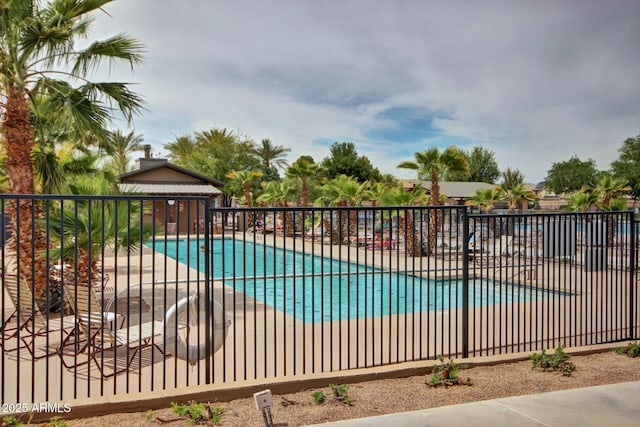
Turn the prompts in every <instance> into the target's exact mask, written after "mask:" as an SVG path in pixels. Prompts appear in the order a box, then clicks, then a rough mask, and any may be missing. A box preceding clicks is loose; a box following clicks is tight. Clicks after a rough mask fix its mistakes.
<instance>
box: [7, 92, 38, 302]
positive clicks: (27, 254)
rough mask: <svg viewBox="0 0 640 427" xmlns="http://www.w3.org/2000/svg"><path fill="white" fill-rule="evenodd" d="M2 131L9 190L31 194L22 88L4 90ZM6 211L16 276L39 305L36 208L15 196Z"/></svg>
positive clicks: (27, 121)
mask: <svg viewBox="0 0 640 427" xmlns="http://www.w3.org/2000/svg"><path fill="white" fill-rule="evenodd" d="M4 132H5V135H4V136H5V146H6V150H7V158H6V167H7V175H8V176H9V182H10V185H11V192H12V193H15V194H34V193H35V184H34V173H33V161H32V158H31V152H32V150H33V135H32V133H31V118H30V114H29V108H28V105H27V100H26V98H25V96H24V94H23V92H22V91H20V90H19V89H17V88H15V87H10V88H9V90H8V93H7V103H6V110H5V113H4ZM7 214H8V217H9V219H10V230H11V236H12V237H11V239H10V240H9V242H8V248H9V250H10V251H11V252H12V253H14V254H15V255H16V256H17V258H18V259H17V262H18V268H19V274H20V277H21V278H22V279H23V280H25V281H27V283H29V284H30V285H33V293H34V295H35V298H36V300H37V302H38V305H39V306H40V307H41V308H42V307H44V305H43V302H44V301H46V294H47V292H46V291H47V262H46V259H45V258H44V257H42V256H41V254H42V253H44V251H45V250H46V241H45V238H44V234H43V232H42V231H41V230H38V229H37V228H36V226H35V222H34V221H35V219H36V218H38V217H40V216H41V214H40V211H39V208H38V206H37V205H36V204H35V203H34V202H33V201H32V200H16V201H12V202H10V203H9V206H8V208H7Z"/></svg>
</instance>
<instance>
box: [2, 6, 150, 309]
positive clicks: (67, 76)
mask: <svg viewBox="0 0 640 427" xmlns="http://www.w3.org/2000/svg"><path fill="white" fill-rule="evenodd" d="M110 1H111V0H77V1H64V0H54V1H51V2H43V3H44V5H43V6H41V5H40V2H36V1H5V2H3V5H2V13H1V14H0V58H1V60H0V88H1V90H2V94H1V95H2V97H3V99H4V104H3V108H2V110H1V115H2V133H3V136H4V138H3V139H2V143H3V145H4V147H5V149H6V154H7V160H6V168H7V169H6V170H7V175H8V177H9V181H10V183H11V191H12V192H13V193H18V194H33V193H35V182H34V165H33V161H32V157H31V156H32V153H33V149H34V135H33V126H34V124H35V119H34V117H35V116H37V112H36V114H34V111H32V110H30V108H29V103H30V101H33V100H34V99H36V97H37V96H39V95H42V96H46V97H48V101H49V102H50V105H51V107H52V108H54V109H57V110H59V111H60V112H61V113H64V114H65V116H66V117H72V118H73V126H75V127H76V128H77V129H78V131H83V130H86V131H91V132H92V133H93V134H102V135H104V134H105V132H106V130H105V129H106V124H107V122H108V121H109V120H110V119H112V118H113V117H114V112H115V111H117V110H119V111H120V113H122V114H123V115H124V117H125V118H126V119H128V120H131V118H132V116H133V115H134V114H136V113H138V112H139V110H140V108H141V106H142V100H141V99H140V97H139V96H138V95H136V94H135V93H133V92H131V91H130V90H129V89H128V87H127V85H126V84H124V83H113V82H110V83H94V82H91V81H90V80H89V77H90V74H91V72H93V71H95V70H96V69H97V68H98V65H99V64H100V62H101V61H102V60H104V59H106V60H108V61H110V62H112V63H113V62H118V61H124V62H126V63H129V64H130V65H131V66H134V65H136V64H138V63H140V62H141V60H142V56H141V48H142V46H141V45H140V44H139V43H138V42H137V41H136V40H135V39H132V38H130V37H128V36H126V35H123V34H121V35H116V36H114V37H112V38H110V39H107V40H103V41H97V42H94V43H90V44H89V45H88V46H87V47H85V48H84V49H77V48H76V45H75V43H74V42H75V41H76V40H77V39H80V38H85V37H86V35H87V34H88V33H89V30H90V26H91V22H92V17H91V14H92V13H94V12H96V11H101V10H102V8H103V7H104V6H105V5H106V4H107V3H109V2H110ZM59 76H61V77H62V78H63V79H59ZM76 82H77V83H78V85H77V86H74V85H73V83H76ZM33 105H34V104H32V106H33ZM32 209H34V207H33V203H31V202H29V201H25V202H21V203H19V204H15V203H12V204H10V205H9V207H8V209H7V212H8V214H9V216H10V217H11V218H20V224H17V222H16V221H11V227H12V231H13V239H12V240H11V241H10V242H9V249H10V250H11V251H13V252H15V253H19V254H20V262H19V265H20V266H21V267H20V272H19V273H20V275H21V276H22V278H23V279H25V280H26V281H27V282H29V283H33V285H34V294H35V295H36V298H38V299H41V298H42V296H43V295H44V292H45V290H46V275H45V274H44V273H43V272H44V271H46V269H47V266H46V261H45V260H42V259H41V258H40V257H38V256H37V255H36V253H38V252H39V251H41V250H43V249H45V247H46V242H44V241H43V240H41V239H43V237H44V236H43V235H42V233H41V232H39V231H37V230H34V229H33V223H32V221H31V220H30V218H31V217H32ZM18 210H19V211H20V214H19V215H18ZM36 210H37V208H36ZM39 215H40V214H36V216H39ZM18 230H19V231H20V233H19V234H18ZM18 245H19V246H20V250H18ZM32 260H36V261H35V264H34V262H32Z"/></svg>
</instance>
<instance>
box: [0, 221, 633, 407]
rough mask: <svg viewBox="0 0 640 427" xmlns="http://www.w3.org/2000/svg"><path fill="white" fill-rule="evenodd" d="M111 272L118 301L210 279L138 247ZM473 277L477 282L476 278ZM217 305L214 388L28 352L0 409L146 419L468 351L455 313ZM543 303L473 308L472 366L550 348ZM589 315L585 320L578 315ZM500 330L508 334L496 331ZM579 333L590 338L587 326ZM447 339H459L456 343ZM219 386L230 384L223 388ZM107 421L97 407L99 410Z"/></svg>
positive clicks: (438, 263) (231, 297)
mask: <svg viewBox="0 0 640 427" xmlns="http://www.w3.org/2000/svg"><path fill="white" fill-rule="evenodd" d="M237 237H242V238H246V239H250V240H251V241H258V242H259V243H266V244H275V245H278V246H282V247H286V248H288V249H295V250H306V251H311V252H313V253H315V254H323V256H330V257H334V258H340V259H343V260H347V261H356V262H361V263H362V262H366V263H367V264H369V265H375V266H380V267H383V268H391V269H399V270H413V269H415V270H420V271H423V272H424V273H423V274H424V275H425V276H428V277H430V278H433V279H438V278H442V277H451V276H450V275H451V274H452V272H455V273H454V274H455V275H457V274H458V273H459V272H461V266H462V263H461V261H460V260H459V259H458V258H455V259H450V260H445V259H444V258H445V257H420V258H413V257H409V256H406V254H405V253H404V252H403V251H399V250H397V249H393V250H373V251H371V250H365V248H358V247H347V246H345V245H330V244H328V243H327V242H325V241H315V242H313V241H307V240H304V239H302V238H301V237H298V238H289V237H287V238H285V237H282V236H277V235H275V234H273V235H265V236H259V237H260V239H259V240H258V236H257V235H252V234H247V233H239V234H237ZM365 260H366V261H365ZM134 261H135V262H134ZM556 267H557V268H555V267H554V268H553V269H551V270H549V269H547V270H544V271H543V270H539V267H538V266H532V265H531V264H525V265H524V267H523V268H524V269H525V270H526V273H527V274H521V273H520V272H519V269H520V268H521V267H519V266H517V265H508V264H506V265H504V266H502V265H500V266H494V267H493V268H491V269H483V270H482V274H483V276H482V277H486V278H496V279H505V278H507V277H508V278H509V280H510V281H512V282H516V281H518V282H521V283H524V284H528V285H535V284H536V283H544V282H546V283H548V282H554V283H555V282H556V281H555V280H551V279H553V278H555V277H557V278H562V277H565V276H566V275H567V274H568V271H567V270H568V269H569V268H568V267H567V266H564V265H562V264H560V263H559V265H557V266H556ZM104 269H105V271H106V272H108V273H109V274H110V275H111V283H110V284H111V285H113V286H114V287H115V291H114V292H115V293H117V292H120V291H122V290H126V289H130V288H131V287H132V286H133V287H135V285H136V284H139V283H145V284H146V285H143V288H144V289H147V290H152V289H154V288H155V289H167V288H166V286H169V287H170V288H169V289H171V290H174V289H176V288H175V283H176V281H177V280H189V281H190V282H191V283H195V285H194V286H198V280H200V281H202V279H203V277H202V275H201V274H199V273H198V272H197V271H194V270H193V269H188V268H187V267H186V266H185V265H182V264H180V263H179V262H177V261H173V260H168V259H167V258H165V257H164V255H162V254H159V253H153V252H152V251H151V250H150V249H148V248H143V250H142V255H141V256H139V255H137V256H135V257H130V258H128V257H127V256H126V255H119V256H113V257H106V258H105V260H104ZM532 272H534V274H531V273H532ZM470 274H473V272H472V269H470ZM595 274H598V273H595ZM603 274H604V273H603ZM200 283H203V282H200ZM172 284H173V285H172ZM171 286H173V287H171ZM557 290H562V291H566V290H567V289H565V288H563V289H557ZM571 291H572V292H574V293H577V294H580V295H584V296H585V298H586V297H587V296H588V295H590V294H591V292H595V294H594V295H595V296H596V297H597V295H596V294H597V293H599V292H603V290H602V289H595V290H592V289H571ZM214 294H215V297H216V299H217V300H218V301H219V302H220V303H221V304H223V306H224V307H225V312H226V315H227V316H228V318H230V320H231V327H230V329H229V331H228V334H227V336H226V340H225V343H224V346H223V347H222V348H221V349H220V350H219V351H218V352H216V354H215V355H214V357H213V358H212V364H211V366H210V368H211V371H210V372H209V374H210V376H209V377H207V372H206V370H205V368H204V366H203V365H196V366H190V365H189V364H187V363H186V362H185V361H182V360H178V359H176V358H175V357H172V356H170V355H162V354H160V353H159V352H157V351H155V352H154V351H149V352H146V353H144V354H143V355H142V357H141V358H140V359H139V360H138V361H137V362H135V363H134V365H133V366H132V367H133V369H132V370H131V371H130V372H129V373H126V374H125V373H123V374H119V375H117V376H115V377H114V378H109V379H103V378H101V376H100V375H99V373H98V372H97V371H96V369H95V367H94V366H92V365H91V364H88V365H84V366H82V367H77V368H76V369H75V374H76V375H75V376H74V375H73V373H74V372H73V371H71V370H69V369H67V368H65V367H63V366H62V364H61V361H60V358H59V357H58V356H57V355H56V354H54V355H52V356H50V357H46V358H43V359H40V360H37V361H35V362H32V361H31V358H30V357H28V356H29V354H28V353H27V352H21V354H19V355H18V354H16V353H9V354H7V355H3V357H2V359H1V360H0V371H1V372H2V375H3V382H4V384H5V386H4V390H2V400H3V401H4V402H16V403H17V402H20V403H31V402H33V403H38V402H45V401H54V402H57V401H59V402H73V404H74V407H75V408H78V410H80V408H89V409H86V410H87V411H91V406H92V405H94V404H95V403H98V402H100V403H101V405H102V410H106V408H116V407H119V406H118V405H125V406H127V405H128V406H127V407H133V406H135V405H136V404H138V405H141V407H142V408H143V410H144V409H149V407H151V406H150V405H151V404H152V403H149V402H156V403H157V404H160V403H159V402H165V403H166V404H168V403H167V402H170V401H171V399H174V400H175V399H176V398H179V397H184V396H195V397H197V396H205V395H206V396H216V393H217V395H218V396H224V398H223V400H224V399H226V398H233V396H236V397H239V396H241V395H244V396H246V395H250V394H251V393H252V392H253V391H256V389H260V388H264V386H265V385H270V386H271V388H272V389H274V390H278V384H282V386H281V387H280V389H281V390H283V392H284V391H285V390H287V389H290V390H295V389H296V387H297V388H298V389H299V388H300V387H302V385H301V384H302V383H304V381H309V384H313V382H314V381H315V382H318V381H322V382H325V383H326V382H327V381H331V380H332V379H335V378H345V379H343V380H342V381H345V382H346V381H348V378H349V377H350V376H353V378H356V379H357V378H367V376H368V375H373V377H377V378H380V375H383V376H384V375H387V376H389V377H392V376H394V375H402V374H404V375H406V374H408V373H412V372H414V373H418V372H425V371H426V369H428V367H429V366H430V363H429V362H425V361H420V360H422V359H424V358H433V357H434V356H435V355H437V354H459V353H460V352H461V350H462V348H463V343H462V342H461V337H459V336H458V334H457V332H456V331H457V324H458V322H460V319H461V313H460V312H459V310H447V311H431V312H423V313H402V314H398V315H392V316H385V317H383V318H368V319H352V320H341V321H334V322H331V323H315V324H312V323H304V322H302V321H301V320H299V319H295V318H294V317H293V316H290V315H287V314H285V313H283V312H281V311H278V310H275V309H273V308H272V307H270V306H267V305H265V304H263V303H261V302H259V301H255V300H253V299H252V298H250V297H248V296H246V295H244V294H242V293H240V292H236V291H234V289H232V288H231V287H229V286H225V285H224V284H222V283H219V282H218V283H215V285H214ZM106 296H107V295H105V297H106ZM177 296H178V295H177V293H176V298H177ZM174 299H175V298H174ZM171 301H173V300H171ZM171 301H165V302H164V305H162V306H159V307H155V308H154V309H153V310H152V311H153V312H154V316H156V318H163V314H164V310H166V307H167V305H168V304H169V303H171ZM542 304H543V303H542V302H532V303H527V304H510V305H506V306H502V307H498V308H496V307H484V308H478V309H474V310H473V311H472V312H471V313H470V316H473V317H475V318H476V322H475V323H474V324H475V325H476V329H475V330H473V331H470V335H471V336H472V337H473V339H474V342H475V343H476V344H477V345H478V346H482V347H483V348H485V350H484V351H483V352H481V353H480V354H477V355H475V356H477V357H480V359H482V358H485V359H486V357H487V356H491V355H492V349H493V348H494V346H496V347H497V346H504V345H507V346H509V345H511V346H512V347H511V351H512V352H513V355H512V356H511V357H513V358H516V359H517V358H522V357H526V356H525V354H528V353H527V352H529V351H530V350H532V349H537V348H539V347H538V346H539V345H540V341H541V340H542V342H544V339H545V335H544V328H546V327H548V326H547V325H546V323H545V321H544V318H543V316H539V317H538V316H537V315H535V316H534V314H535V313H537V311H536V308H535V307H536V305H537V306H538V308H539V309H540V310H542V309H543V305H542ZM548 308H549V306H546V309H547V310H548ZM594 309H596V307H592V306H591V305H586V306H584V307H583V306H578V307H573V310H574V311H577V312H576V313H575V314H577V315H579V316H583V315H584V316H588V315H589V312H590V311H591V310H594ZM566 310H567V307H566V304H562V298H558V304H553V306H552V307H551V312H550V313H549V312H546V313H545V315H549V314H551V315H553V316H554V318H555V320H556V322H557V325H556V327H557V328H558V329H557V330H558V331H567V330H568V329H570V328H568V327H567V325H566V324H565V322H566V321H567V319H566ZM583 310H584V313H581V311H583ZM488 314H489V316H487V315H488ZM532 316H533V317H532ZM481 319H488V320H481ZM483 322H485V323H483ZM504 324H508V325H512V328H503V327H501V325H504ZM528 324H533V326H532V328H535V330H536V331H537V330H538V328H539V330H540V331H541V332H540V336H539V337H538V339H537V341H538V342H529V343H525V344H521V343H518V340H519V338H520V335H521V334H523V336H524V334H525V333H526V329H527V328H529V326H527V325H528ZM580 326H581V327H583V328H586V325H580ZM621 326H623V325H621ZM449 331H451V333H452V334H455V335H453V336H449ZM572 333H573V334H574V335H575V336H576V338H574V345H573V346H575V347H581V346H586V348H590V346H588V339H587V338H588V336H587V334H588V331H587V330H586V329H585V330H584V332H581V331H572ZM547 339H548V338H547ZM54 341H55V340H54ZM41 344H42V343H41ZM49 344H50V347H51V346H55V345H56V343H55V342H50V343H49ZM547 344H548V347H549V348H553V347H555V343H550V342H547ZM363 348H364V349H367V350H366V352H365V351H363V350H361V349H363ZM77 357H78V359H77V360H78V361H82V360H84V359H83V358H86V356H84V355H83V354H78V355H77ZM407 361H408V362H407ZM411 361H419V362H411ZM347 370H349V371H347ZM44 379H46V381H45V384H43V380H44ZM220 381H223V382H224V383H223V384H220V383H219V382H220ZM208 382H213V383H215V384H207V383H208ZM152 390H155V391H152ZM157 390H160V391H157ZM252 390H253V391H252ZM129 393H135V394H129ZM139 393H141V394H139ZM243 393H244V394H243ZM195 397H194V398H195ZM145 398H146V399H149V400H144V399H145ZM163 399H164V400H163ZM110 405H111V406H110ZM145 405H146V407H145ZM100 410H101V409H97V408H94V411H100Z"/></svg>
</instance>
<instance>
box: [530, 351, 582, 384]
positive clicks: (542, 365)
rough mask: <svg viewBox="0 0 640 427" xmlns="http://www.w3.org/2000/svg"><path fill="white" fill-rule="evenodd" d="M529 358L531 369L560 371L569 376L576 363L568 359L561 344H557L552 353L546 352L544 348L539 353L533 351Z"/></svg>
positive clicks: (568, 356)
mask: <svg viewBox="0 0 640 427" xmlns="http://www.w3.org/2000/svg"><path fill="white" fill-rule="evenodd" d="M529 358H530V359H531V361H532V366H531V369H536V368H537V369H542V370H543V371H545V372H547V371H556V372H561V373H562V375H564V376H565V377H570V376H571V374H572V373H573V371H575V370H576V365H575V364H574V363H573V362H572V361H571V360H570V359H571V356H570V355H568V354H567V353H565V351H564V347H563V346H562V345H558V348H556V350H555V352H554V353H553V354H547V352H546V350H542V353H541V354H538V353H533V354H532V355H531V356H529Z"/></svg>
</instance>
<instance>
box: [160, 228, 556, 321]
mask: <svg viewBox="0 0 640 427" xmlns="http://www.w3.org/2000/svg"><path fill="white" fill-rule="evenodd" d="M202 243H203V242H202V241H198V240H190V241H187V240H177V241H176V240H167V241H166V244H165V242H162V243H161V244H158V242H156V244H155V245H154V249H155V250H156V251H158V252H162V253H166V255H167V256H169V257H171V258H173V259H176V260H178V261H180V262H181V263H183V264H186V265H188V266H189V267H192V268H195V269H199V270H203V269H204V265H205V263H204V252H203V251H202V250H200V247H201V246H202ZM149 246H150V245H149ZM211 271H212V276H213V277H214V278H215V279H217V280H222V281H224V283H225V284H226V285H227V286H230V287H233V288H234V289H235V290H236V291H238V292H243V293H245V294H246V295H248V296H251V297H253V298H255V299H256V300H258V301H260V302H263V303H265V304H267V305H270V306H272V307H275V308H276V309H278V310H281V311H283V312H285V313H287V314H289V315H292V316H294V317H296V318H299V319H301V320H303V321H305V322H322V321H332V320H344V319H355V318H365V317H377V316H384V315H389V314H398V313H418V312H423V311H432V310H449V309H455V308H458V307H461V306H462V280H457V279H452V280H441V281H434V280H430V279H427V278H422V277H419V276H415V275H410V274H406V273H402V272H388V271H387V272H383V271H381V270H379V269H376V268H373V267H372V266H367V265H361V264H356V263H352V262H344V261H339V260H335V259H331V258H328V257H322V256H319V255H312V254H303V253H301V252H295V251H292V250H284V249H282V248H275V247H273V246H269V245H263V244H259V243H257V244H255V245H254V243H253V242H247V243H245V242H244V241H242V240H234V239H224V240H223V239H214V240H213V259H212V261H211ZM546 296H548V294H544V293H543V292H541V291H537V290H535V289H533V288H531V287H527V286H519V285H513V284H502V283H494V282H489V281H486V280H470V289H469V297H470V305H476V306H481V305H490V304H501V303H509V302H513V301H529V300H533V299H541V298H543V297H546Z"/></svg>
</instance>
